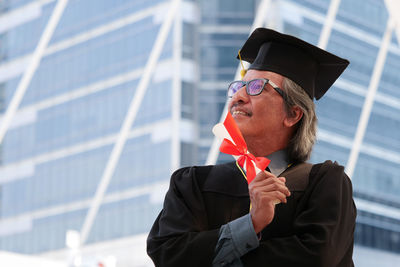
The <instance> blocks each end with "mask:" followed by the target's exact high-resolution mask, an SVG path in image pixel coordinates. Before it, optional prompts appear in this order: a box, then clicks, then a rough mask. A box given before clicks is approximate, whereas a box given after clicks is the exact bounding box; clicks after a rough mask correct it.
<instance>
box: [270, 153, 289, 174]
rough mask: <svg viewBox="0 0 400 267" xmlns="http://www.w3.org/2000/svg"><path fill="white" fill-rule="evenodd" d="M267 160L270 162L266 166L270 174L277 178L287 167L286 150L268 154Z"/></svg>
mask: <svg viewBox="0 0 400 267" xmlns="http://www.w3.org/2000/svg"><path fill="white" fill-rule="evenodd" d="M267 158H268V159H269V160H271V162H270V163H269V165H268V168H269V169H270V170H271V173H272V174H273V175H275V176H279V175H280V174H281V173H283V172H284V171H285V170H286V169H287V168H288V166H289V160H288V156H287V150H286V149H281V150H278V151H275V152H274V153H272V154H269V155H268V156H267Z"/></svg>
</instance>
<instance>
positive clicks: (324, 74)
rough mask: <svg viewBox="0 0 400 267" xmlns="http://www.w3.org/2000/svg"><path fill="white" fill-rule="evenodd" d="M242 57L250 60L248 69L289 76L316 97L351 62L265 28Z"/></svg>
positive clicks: (252, 37)
mask: <svg viewBox="0 0 400 267" xmlns="http://www.w3.org/2000/svg"><path fill="white" fill-rule="evenodd" d="M240 56H241V59H243V60H244V61H247V62H249V63H251V65H250V67H249V69H255V70H268V71H272V72H275V73H278V74H280V75H282V76H285V77H288V78H289V79H291V80H292V81H294V82H295V83H297V84H298V85H300V86H301V87H302V88H303V89H304V90H305V91H306V92H307V94H308V95H309V96H310V97H311V99H313V98H314V97H315V98H316V99H317V100H318V99H320V98H321V97H322V96H323V95H324V94H325V92H326V91H328V89H329V88H330V87H331V86H332V84H333V83H334V82H335V81H336V79H337V78H338V77H339V76H340V74H342V72H343V71H344V70H345V69H346V67H347V66H348V65H349V61H348V60H346V59H343V58H340V57H338V56H335V55H333V54H331V53H329V52H327V51H325V50H322V49H320V48H318V47H316V46H314V45H312V44H309V43H307V42H305V41H303V40H300V39H298V38H296V37H293V36H291V35H287V34H281V33H279V32H276V31H274V30H270V29H265V28H257V29H256V30H254V32H253V33H252V34H251V35H250V37H249V38H248V39H247V41H246V43H245V44H244V45H243V47H242V49H240ZM239 58H240V57H239V56H238V59H239Z"/></svg>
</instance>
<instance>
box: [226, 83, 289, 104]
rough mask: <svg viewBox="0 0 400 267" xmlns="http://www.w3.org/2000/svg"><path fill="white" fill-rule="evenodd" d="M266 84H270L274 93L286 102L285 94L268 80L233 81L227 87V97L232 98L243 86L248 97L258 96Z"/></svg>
mask: <svg viewBox="0 0 400 267" xmlns="http://www.w3.org/2000/svg"><path fill="white" fill-rule="evenodd" d="M266 84H270V85H271V86H272V88H274V89H275V91H277V92H278V94H280V95H281V96H282V98H283V100H285V101H286V99H287V96H286V94H285V92H284V91H283V90H282V89H281V88H279V87H278V86H277V85H276V84H275V83H273V82H271V81H270V80H268V79H254V80H251V81H248V82H246V81H233V82H231V83H230V84H229V87H228V97H232V96H233V95H234V94H235V93H236V92H237V91H239V89H240V88H242V87H243V86H246V92H247V94H248V95H252V96H255V95H259V94H261V92H262V90H263V89H264V87H265V85H266Z"/></svg>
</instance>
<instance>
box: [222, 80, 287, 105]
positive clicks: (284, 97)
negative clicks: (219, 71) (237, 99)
mask: <svg viewBox="0 0 400 267" xmlns="http://www.w3.org/2000/svg"><path fill="white" fill-rule="evenodd" d="M257 80H262V81H263V82H264V84H263V86H262V89H261V90H260V91H259V92H258V93H256V94H251V93H250V92H249V87H248V86H247V85H248V84H249V83H251V82H252V81H257ZM237 82H240V83H242V86H241V87H240V88H242V87H243V86H246V93H247V94H248V95H251V96H256V95H259V94H261V92H262V91H263V90H264V88H265V85H266V84H269V85H271V87H272V88H273V89H274V90H275V91H276V92H277V93H278V94H280V96H281V97H282V98H283V100H285V101H287V95H286V93H285V92H284V91H283V90H282V89H281V88H279V87H278V86H277V85H276V84H275V83H274V82H272V81H271V80H269V79H266V78H258V79H253V80H250V81H242V80H236V81H233V82H231V83H230V84H229V86H228V93H229V88H231V85H232V84H234V83H237ZM236 92H237V91H236ZM235 94H236V93H235ZM233 95H234V94H233ZM233 95H232V96H233ZM232 96H228V97H229V98H232Z"/></svg>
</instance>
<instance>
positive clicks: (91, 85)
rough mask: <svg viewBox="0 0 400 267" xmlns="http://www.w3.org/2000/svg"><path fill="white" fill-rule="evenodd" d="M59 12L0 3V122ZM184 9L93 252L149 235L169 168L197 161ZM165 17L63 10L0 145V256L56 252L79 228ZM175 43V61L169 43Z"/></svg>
mask: <svg viewBox="0 0 400 267" xmlns="http://www.w3.org/2000/svg"><path fill="white" fill-rule="evenodd" d="M55 4H56V1H54V0H47V1H18V0H10V1H2V2H1V8H0V10H1V13H0V16H1V17H0V21H1V22H0V25H1V26H0V40H1V49H0V55H1V57H0V60H1V61H0V98H1V101H0V105H1V111H2V112H3V113H2V114H1V115H4V112H5V110H6V108H7V107H8V104H9V102H10V100H11V98H12V97H13V94H14V92H15V91H16V88H17V86H18V84H19V82H20V80H21V77H22V75H23V72H24V70H25V68H26V67H27V66H28V64H29V62H30V61H29V60H30V59H31V58H32V55H33V52H34V49H35V47H36V46H37V43H38V41H39V38H40V36H41V34H42V32H43V30H44V28H45V26H46V24H47V22H48V20H49V16H50V15H51V13H52V12H53V9H54V6H55ZM182 8H183V9H184V10H185V11H186V12H185V14H186V17H185V16H182V19H181V20H180V21H178V22H179V25H178V26H180V27H178V26H177V23H176V24H173V25H172V28H171V30H170V31H169V35H168V37H167V40H166V42H165V45H164V46H163V49H162V52H161V56H160V59H159V64H158V65H157V67H156V69H155V71H154V73H153V75H152V79H151V81H150V84H149V86H148V88H149V89H148V90H147V92H146V94H145V96H144V99H143V101H142V103H141V105H140V108H139V111H138V115H137V117H136V120H135V121H134V123H133V125H132V127H131V129H130V131H129V134H128V140H127V142H126V144H125V147H124V149H123V151H122V154H121V157H120V159H119V161H118V164H117V166H116V169H115V173H114V174H113V176H112V179H111V182H110V184H109V186H108V189H107V192H106V196H105V198H104V204H103V205H102V206H101V207H100V210H99V213H98V215H97V218H96V220H95V222H94V225H93V228H92V230H91V232H90V235H89V237H88V241H87V242H88V243H89V244H90V243H96V242H102V241H106V240H113V239H117V238H122V237H126V236H132V235H137V234H142V233H144V232H147V231H148V230H149V229H150V226H151V224H152V222H153V221H154V218H155V217H156V215H157V213H158V212H159V210H160V208H161V203H162V199H163V194H164V193H165V190H166V186H167V184H168V180H169V174H170V172H171V169H173V168H176V167H178V166H180V165H181V164H185V162H186V164H188V162H191V161H193V160H194V159H193V157H194V156H193V155H195V148H196V147H195V146H194V145H193V143H194V141H195V138H194V137H195V135H193V134H192V133H193V132H194V129H195V123H194V119H195V112H194V108H193V106H194V105H193V104H192V103H193V101H194V99H193V98H194V89H193V84H194V81H195V80H196V79H197V77H196V72H193V73H191V72H190V69H195V68H196V66H195V62H194V61H193V60H194V58H195V49H194V47H193V44H194V40H193V39H191V38H194V36H191V35H190V33H191V32H190V30H191V28H193V26H192V25H193V22H194V21H195V20H194V17H195V16H192V14H193V12H194V9H193V7H192V6H191V5H190V4H185V5H182ZM169 10H170V5H169V2H168V1H163V0H136V1H108V0H87V1H86V0H85V1H78V0H71V1H69V2H68V4H67V7H66V9H65V11H64V14H63V15H62V17H61V20H60V22H59V25H58V26H57V28H56V30H55V33H54V35H53V37H52V38H51V41H50V43H49V46H48V47H47V49H46V50H45V53H44V56H43V58H42V60H41V63H40V66H39V68H38V69H37V71H36V72H35V75H34V77H33V79H32V81H31V83H30V84H29V87H28V89H27V91H26V94H25V95H24V97H23V101H22V103H21V105H20V107H19V109H18V112H17V114H16V115H15V118H14V119H13V121H12V124H11V126H10V128H9V130H8V132H7V134H6V136H5V138H4V141H3V143H2V145H1V165H0V229H1V230H0V250H7V251H13V252H18V253H41V252H45V251H49V250H58V249H62V248H65V233H66V231H67V230H68V229H75V230H78V231H80V230H81V227H82V224H83V221H84V218H85V216H86V215H87V212H88V208H89V205H90V203H91V202H90V201H91V198H92V197H93V196H94V194H95V192H96V189H97V186H98V183H99V181H100V179H101V177H102V175H103V172H104V169H105V166H106V164H107V162H108V160H109V157H110V154H111V151H112V148H113V145H114V143H115V141H116V140H117V137H118V133H119V130H120V128H121V126H122V123H123V120H124V118H125V115H126V113H127V111H128V108H129V105H130V102H131V100H132V98H133V96H134V94H135V92H136V88H137V87H138V84H139V81H140V79H141V77H142V76H143V73H144V67H145V64H146V62H147V60H148V58H149V56H150V54H151V52H152V47H153V45H154V43H155V40H156V37H157V34H158V32H159V30H160V26H161V24H162V23H163V21H164V19H165V17H166V14H167V13H168V11H169ZM179 29H181V31H179ZM182 35H184V37H185V39H184V40H185V41H184V42H183V45H182V48H181V49H182V51H183V52H182V51H179V50H177V48H176V46H174V45H173V44H174V42H175V43H176V40H181V39H182ZM177 51H178V52H177ZM177 53H178V54H177ZM178 63H179V65H178ZM177 66H181V67H182V68H185V70H186V72H185V71H181V70H179V69H177ZM176 73H180V76H179V77H178V79H177V78H176V77H177V76H176ZM182 90H184V92H182ZM176 100H178V101H182V103H179V102H178V103H176ZM177 104H178V105H179V106H182V108H180V109H179V110H181V113H178V114H174V112H175V111H174V110H176V107H175V106H174V105H177ZM171 125H174V126H178V131H173V130H171ZM176 133H178V139H176V140H177V142H176V141H174V136H176V135H174V134H176ZM174 149H175V151H176V150H178V151H177V153H175V154H173V152H172V151H173V150H174ZM181 154H182V155H184V157H180V155H181ZM177 159H178V162H177V166H175V165H176V163H175V162H176V160H177ZM181 160H182V162H181Z"/></svg>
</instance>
